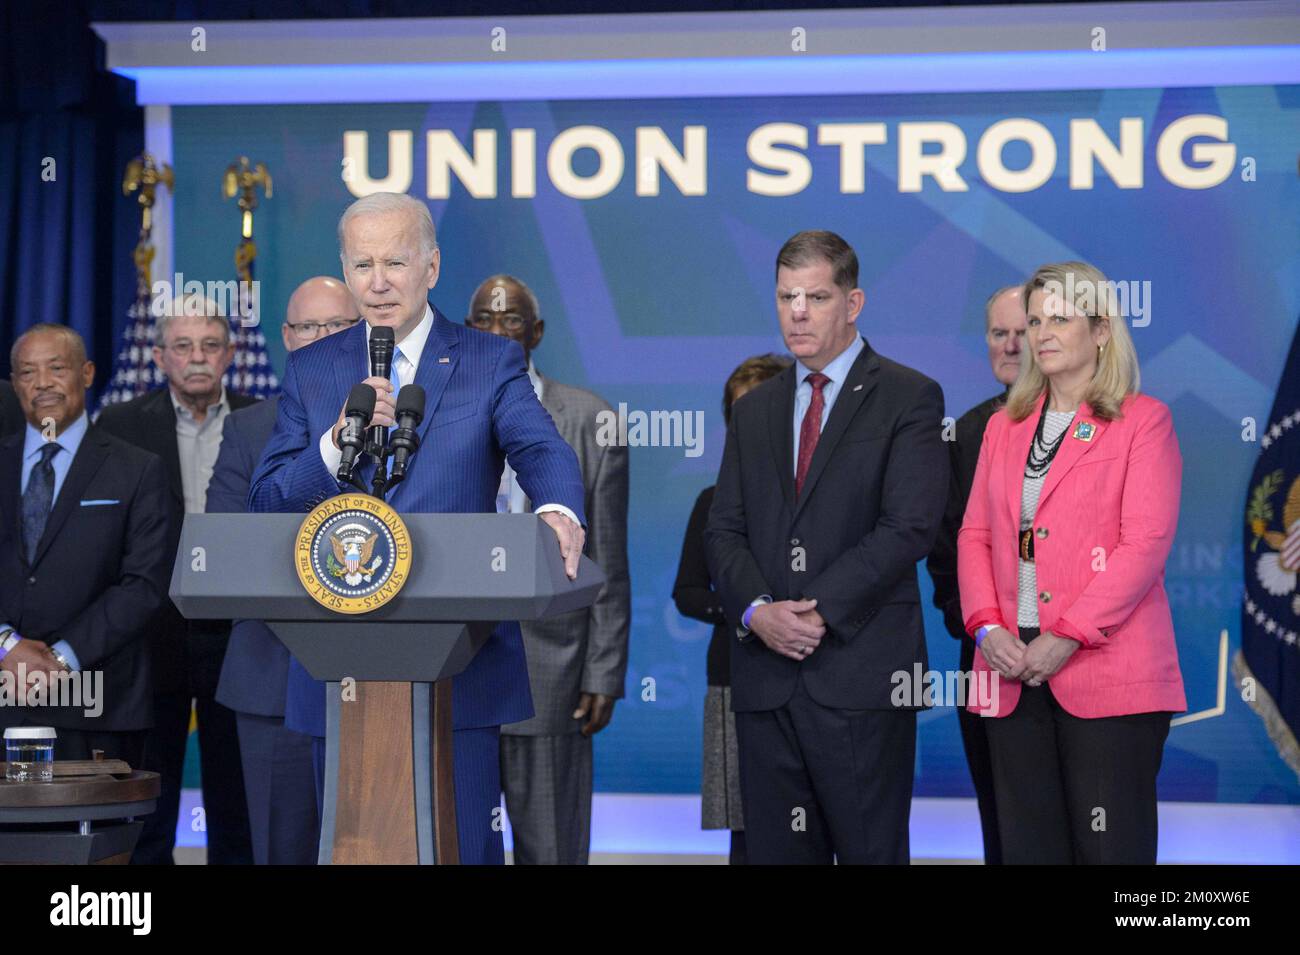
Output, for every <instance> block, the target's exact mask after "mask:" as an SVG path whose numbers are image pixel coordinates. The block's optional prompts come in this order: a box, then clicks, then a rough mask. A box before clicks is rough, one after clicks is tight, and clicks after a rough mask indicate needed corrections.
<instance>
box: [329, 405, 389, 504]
mask: <svg viewBox="0 0 1300 955" xmlns="http://www.w3.org/2000/svg"><path fill="white" fill-rule="evenodd" d="M374 413H375V389H374V388H372V387H371V386H370V385H367V384H366V383H364V382H362V383H361V384H359V385H353V386H352V391H351V392H349V394H348V403H347V405H346V411H345V412H344V417H345V418H346V419H347V421H346V423H345V424H344V425H343V427H342V429H340V431H339V447H341V448H342V449H343V458H342V460H341V461H340V462H339V469H338V473H337V475H336V477H337V478H338V479H339V480H340V481H346V482H349V483H351V482H352V468H353V466H354V465H355V464H356V461H357V457H358V456H359V455H360V454H361V452H362V451H364V450H365V447H366V425H368V424H369V423H370V418H371V416H373V415H374ZM381 430H382V429H381Z"/></svg>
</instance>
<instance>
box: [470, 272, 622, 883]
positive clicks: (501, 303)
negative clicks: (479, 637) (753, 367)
mask: <svg viewBox="0 0 1300 955" xmlns="http://www.w3.org/2000/svg"><path fill="white" fill-rule="evenodd" d="M539 312H540V309H539V307H538V304H537V296H535V295H534V294H533V292H532V289H530V288H529V287H528V286H527V285H525V284H524V283H523V282H521V281H520V280H519V279H517V278H514V277H513V276H510V275H493V276H491V277H490V278H487V279H485V280H484V281H483V283H482V284H481V285H480V286H479V287H478V290H477V291H476V292H475V293H474V298H473V299H472V300H471V301H470V305H469V315H468V317H466V319H465V324H466V325H468V326H469V327H470V328H477V329H478V330H480V331H484V332H491V333H492V334H494V335H499V336H501V337H502V338H509V339H511V340H512V341H516V342H518V343H519V345H520V347H521V348H523V350H524V361H525V362H526V364H527V368H528V378H529V381H530V382H531V383H532V386H533V391H534V392H535V393H536V394H537V400H538V401H540V402H541V403H542V407H543V408H545V409H546V411H547V413H548V414H549V415H550V416H551V418H552V419H553V420H554V421H555V427H556V428H557V429H558V430H559V432H560V437H562V438H564V440H565V442H566V443H567V444H568V445H569V447H571V448H573V450H574V453H575V454H577V456H578V467H579V470H580V471H581V472H582V483H583V491H584V496H585V499H586V501H587V542H586V554H587V556H588V557H590V558H591V559H592V560H594V561H595V562H596V563H597V564H598V565H599V566H600V567H601V569H602V570H604V571H605V581H606V583H605V587H604V589H603V590H602V591H601V592H600V596H599V597H597V599H596V602H595V603H594V604H592V605H591V606H590V607H588V608H586V609H585V610H575V611H574V612H572V613H566V614H561V615H560V616H558V617H549V618H547V619H545V620H531V621H527V620H526V621H523V622H522V623H521V624H520V629H521V630H522V632H523V637H524V650H525V652H526V653H527V655H528V682H529V684H530V685H531V687H532V693H533V707H534V709H535V710H536V714H535V715H534V716H533V718H532V719H528V720H523V721H522V722H518V723H510V724H508V725H506V726H503V727H501V786H502V790H503V791H504V793H505V797H506V813H507V814H508V815H509V817H510V827H511V830H512V832H513V835H514V861H515V864H516V865H538V864H543V865H584V864H586V862H587V857H588V850H589V847H590V844H591V791H592V737H594V736H595V735H596V734H597V733H599V732H600V731H601V730H602V729H604V728H605V727H606V726H607V725H608V724H609V721H610V717H612V716H613V714H614V701H615V700H617V699H619V698H620V697H622V696H623V680H624V676H625V675H626V673H627V640H628V630H629V628H630V623H631V616H632V606H631V604H632V585H631V582H630V581H629V578H628V571H627V489H628V480H627V472H628V466H627V448H625V447H621V446H617V445H613V446H611V445H610V444H609V443H608V442H601V441H599V440H598V439H597V436H596V435H597V428H596V421H597V416H598V415H599V414H600V413H601V412H602V411H608V412H610V413H613V409H612V408H610V406H609V403H608V402H606V401H605V400H604V399H603V398H601V397H600V396H599V395H596V394H593V393H592V392H590V391H586V390H584V389H582V388H575V387H573V386H572V385H566V384H562V383H561V382H558V381H556V380H555V379H553V378H546V377H543V376H542V374H541V373H540V372H539V371H538V370H537V368H536V366H535V365H534V363H533V352H534V351H536V349H537V346H538V345H540V344H541V343H542V333H543V332H544V331H545V323H544V322H543V321H542V318H541V315H540V314H539ZM531 510H532V505H531V502H530V501H529V500H528V496H527V495H526V494H525V493H524V490H523V488H522V487H520V486H519V481H518V480H517V479H516V477H515V472H514V469H513V468H512V467H511V466H510V462H509V461H507V462H506V466H505V470H504V472H503V474H502V475H501V484H500V485H499V487H498V489H497V511H498V512H501V513H513V514H521V513H527V512H529V511H531Z"/></svg>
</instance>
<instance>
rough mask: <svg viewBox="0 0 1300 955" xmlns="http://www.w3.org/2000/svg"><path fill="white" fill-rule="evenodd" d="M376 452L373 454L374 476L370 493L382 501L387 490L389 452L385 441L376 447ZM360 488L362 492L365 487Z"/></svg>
mask: <svg viewBox="0 0 1300 955" xmlns="http://www.w3.org/2000/svg"><path fill="white" fill-rule="evenodd" d="M378 452H379V453H378V454H376V455H375V476H374V478H373V480H372V482H371V484H372V488H371V492H370V493H371V494H372V495H373V496H375V497H377V498H379V499H380V500H381V501H382V500H383V499H384V494H385V493H386V492H387V491H388V487H389V483H388V457H389V453H390V452H389V448H388V445H387V444H386V443H385V444H383V445H381V446H380V447H379V448H378ZM361 490H362V492H364V491H365V488H364V487H362V488H361Z"/></svg>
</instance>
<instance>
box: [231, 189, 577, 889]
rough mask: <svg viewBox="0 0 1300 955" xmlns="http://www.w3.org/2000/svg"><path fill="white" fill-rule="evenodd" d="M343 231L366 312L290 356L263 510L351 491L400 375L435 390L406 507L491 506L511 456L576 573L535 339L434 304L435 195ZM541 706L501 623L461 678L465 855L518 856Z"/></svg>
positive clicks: (383, 202)
mask: <svg viewBox="0 0 1300 955" xmlns="http://www.w3.org/2000/svg"><path fill="white" fill-rule="evenodd" d="M339 238H340V246H341V248H340V258H341V259H342V264H343V274H344V277H345V279H346V281H347V284H348V288H349V290H350V291H351V292H352V297H353V298H354V299H356V300H357V304H358V306H359V307H360V311H361V316H362V318H364V319H365V323H364V324H363V325H361V326H358V327H356V328H352V329H349V330H348V331H346V332H341V333H339V334H338V335H331V336H330V337H329V338H327V339H325V340H324V341H321V342H317V343H316V344H314V345H311V346H310V347H308V348H303V349H300V350H299V351H297V352H295V353H293V354H292V355H290V356H289V359H288V361H287V363H286V366H285V375H284V390H283V393H282V395H281V399H280V409H279V411H280V413H279V417H278V418H277V420H276V424H275V432H274V433H273V434H272V436H271V442H270V444H268V445H267V448H266V451H265V453H264V454H263V455H262V461H261V463H260V464H259V465H258V469H257V473H256V474H255V475H254V476H253V487H252V490H251V491H250V492H249V510H251V511H256V512H267V511H271V512H282V513H283V512H287V513H294V512H298V513H301V512H303V511H307V510H309V509H311V508H314V507H316V506H317V505H319V504H320V503H321V502H322V501H324V500H327V499H328V498H330V497H332V496H334V495H336V494H338V493H339V492H340V490H341V487H340V484H339V482H338V480H337V478H336V475H337V473H338V467H339V459H340V457H341V456H342V451H341V449H340V445H339V442H338V435H339V431H340V430H341V429H342V428H343V426H344V425H345V424H346V418H345V416H344V411H345V410H346V409H345V406H346V404H347V398H348V394H349V392H350V391H351V390H352V388H353V386H354V385H356V384H357V383H359V382H363V383H365V384H368V385H370V386H371V387H372V388H374V389H375V391H376V396H377V397H376V402H375V411H374V414H373V416H372V417H371V419H370V424H372V425H375V426H381V427H392V426H393V424H394V415H395V411H396V397H397V394H398V392H399V391H400V388H401V386H403V385H407V384H412V383H415V384H418V385H420V386H421V387H422V388H423V389H424V391H425V394H426V396H427V397H426V403H425V415H424V420H423V421H422V422H421V423H420V425H419V426H418V429H417V430H418V431H419V433H420V435H421V449H420V450H419V451H417V452H416V455H415V457H413V458H412V462H411V469H410V471H409V472H408V475H407V477H406V480H404V481H403V482H402V483H400V484H398V485H397V486H396V487H395V488H394V489H393V492H392V494H391V496H390V497H389V498H388V500H389V503H390V504H391V505H392V506H393V507H394V508H395V509H396V510H398V511H399V512H408V513H461V514H466V513H470V514H472V513H491V512H493V511H495V509H496V507H495V504H496V495H497V488H498V485H499V482H500V480H501V472H502V470H503V469H504V467H505V460H506V457H507V456H509V458H510V461H511V465H512V466H513V467H514V468H515V471H516V473H517V475H518V477H519V483H520V486H521V487H522V488H523V490H524V493H525V494H527V495H528V497H529V498H530V499H531V500H532V501H534V502H537V503H538V504H539V506H538V507H537V509H536V510H535V511H534V513H536V514H537V515H538V517H539V518H540V519H541V520H542V521H543V522H544V523H546V524H547V525H548V526H549V527H550V528H551V529H552V530H553V531H554V532H555V535H556V541H557V544H558V546H559V548H560V553H561V555H562V556H563V558H564V561H565V571H566V573H567V574H568V576H569V577H570V579H573V578H576V576H577V573H578V564H579V561H580V560H581V558H582V548H583V545H584V543H585V538H586V532H585V531H584V530H583V526H582V524H583V521H582V513H583V485H582V475H581V473H580V472H579V470H578V461H577V458H576V457H575V455H574V453H573V450H572V449H571V448H570V447H569V446H568V445H567V444H565V443H564V439H563V438H561V437H560V435H559V433H558V432H557V431H556V430H555V425H554V423H552V421H551V419H550V417H549V416H548V415H547V414H546V411H545V410H544V409H543V408H542V406H541V405H540V404H539V403H538V401H537V395H536V394H535V393H534V392H533V389H532V387H531V385H530V384H529V382H528V374H527V370H526V367H525V365H524V354H523V351H522V349H520V347H519V346H518V345H516V344H514V343H513V342H508V341H503V340H502V339H500V338H497V337H495V336H493V335H487V334H484V333H482V332H478V331H475V330H473V329H469V328H465V327H464V326H463V325H459V324H456V325H453V324H452V323H451V322H449V321H448V320H447V319H446V318H445V317H444V316H443V315H442V314H441V313H440V312H438V311H437V310H435V309H434V308H433V307H432V306H430V305H429V303H428V300H427V296H428V291H429V289H432V288H433V287H434V285H435V284H436V283H437V281H438V274H439V267H440V263H441V255H440V252H439V250H438V240H437V234H436V230H435V229H434V225H433V218H432V217H431V216H430V214H429V208H428V206H426V205H425V204H424V203H423V202H421V201H420V200H418V199H415V198H413V197H411V196H408V195H404V194H397V193H383V192H380V193H373V194H371V195H369V196H366V197H365V198H363V199H358V200H357V201H356V202H354V203H353V204H352V205H350V206H349V207H348V208H347V210H346V211H345V212H344V213H343V216H342V217H341V219H340V220H339ZM372 327H388V328H391V329H393V333H394V337H395V339H396V345H397V347H396V349H395V351H394V353H393V364H392V370H391V374H392V377H391V378H380V377H376V376H373V375H370V361H369V357H368V347H367V346H368V341H369V337H370V330H371V328H372ZM375 466H376V465H375V462H374V460H373V458H372V457H371V456H370V455H366V458H365V459H364V461H363V464H362V465H361V466H360V467H358V468H357V472H356V473H357V475H358V477H360V478H361V479H362V480H364V481H368V480H369V478H370V477H371V476H372V475H373V474H374V468H375ZM288 705H289V702H288V700H286V707H288ZM532 715H533V706H532V697H531V695H530V693H529V690H528V668H527V664H526V662H525V657H524V647H523V641H522V639H521V638H520V635H519V625H518V624H517V623H502V624H500V625H499V626H497V628H496V629H495V630H494V631H493V632H492V635H491V636H490V637H489V638H488V640H487V641H486V643H484V645H483V646H482V648H480V649H479V651H478V653H477V654H476V655H475V656H474V659H473V660H472V661H471V662H470V664H469V666H468V667H467V668H466V669H465V671H464V672H462V673H460V674H458V675H457V676H456V677H455V678H454V679H453V681H452V717H453V729H454V732H453V733H452V737H453V738H452V751H453V755H454V759H455V780H454V781H455V791H456V825H457V832H458V835H459V837H460V856H461V861H462V862H470V863H474V862H478V863H486V862H492V863H500V862H501V861H503V859H504V845H503V839H502V835H501V829H500V824H499V807H500V800H501V773H500V751H499V750H500V746H499V738H500V728H501V725H502V724H503V723H515V722H518V721H520V720H524V719H527V718H528V717H530V716H532ZM287 719H288V714H287V712H286V720H287Z"/></svg>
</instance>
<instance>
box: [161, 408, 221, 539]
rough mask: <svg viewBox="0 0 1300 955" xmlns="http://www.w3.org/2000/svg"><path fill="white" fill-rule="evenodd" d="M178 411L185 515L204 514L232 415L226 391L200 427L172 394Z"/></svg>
mask: <svg viewBox="0 0 1300 955" xmlns="http://www.w3.org/2000/svg"><path fill="white" fill-rule="evenodd" d="M172 404H173V405H174V406H175V408H176V450H177V451H178V452H179V453H180V458H181V486H182V487H183V488H184V489H185V513H186V514H202V513H203V508H204V505H206V504H207V500H208V481H210V480H211V479H212V469H213V468H214V467H215V466H216V464H217V454H218V453H219V452H220V451H221V427H222V424H223V423H224V422H225V420H226V415H228V414H230V402H229V401H228V400H227V399H226V389H225V388H222V389H221V400H220V401H218V402H217V403H216V404H214V405H210V406H209V407H208V413H207V414H206V415H205V416H204V418H203V423H202V424H200V423H199V422H198V421H197V420H196V419H195V417H194V415H193V414H192V413H191V412H190V409H189V408H187V407H185V406H184V405H183V404H181V403H180V402H179V401H177V400H176V395H175V394H173V395H172Z"/></svg>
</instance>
